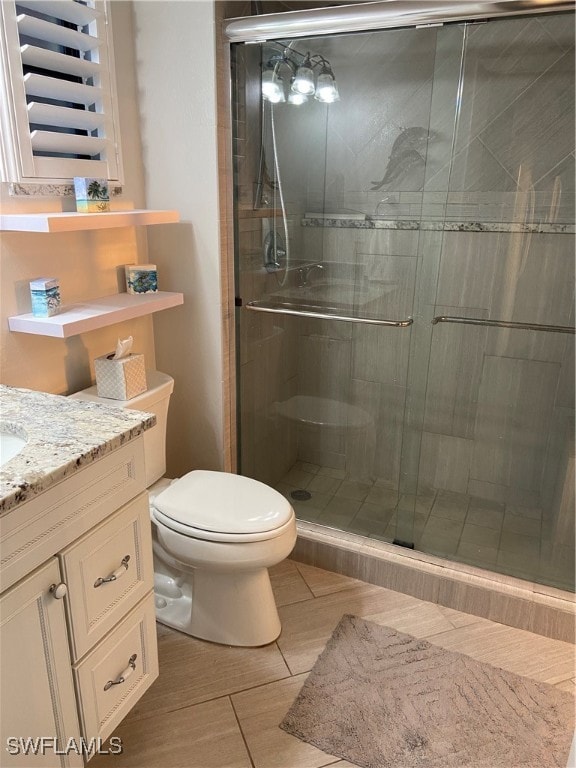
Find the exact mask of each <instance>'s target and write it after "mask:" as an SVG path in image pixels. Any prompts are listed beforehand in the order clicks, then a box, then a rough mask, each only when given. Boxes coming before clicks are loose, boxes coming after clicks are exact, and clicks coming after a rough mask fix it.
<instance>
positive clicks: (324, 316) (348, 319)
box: [245, 301, 414, 328]
mask: <svg viewBox="0 0 576 768" xmlns="http://www.w3.org/2000/svg"><path fill="white" fill-rule="evenodd" d="M245 307H246V309H249V310H250V311H252V312H271V313H272V314H276V315H292V316H294V317H314V318H317V319H319V320H341V321H342V322H345V323H364V324H366V325H386V326H391V327H393V328H407V327H408V326H409V325H412V323H413V322H414V320H413V319H412V318H411V317H408V318H406V320H380V319H378V318H375V317H356V316H350V315H331V314H329V313H328V312H315V311H312V310H309V309H302V308H301V307H294V306H292V305H282V304H268V303H267V302H265V301H249V302H248V303H247V304H245Z"/></svg>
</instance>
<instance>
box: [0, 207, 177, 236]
mask: <svg viewBox="0 0 576 768" xmlns="http://www.w3.org/2000/svg"><path fill="white" fill-rule="evenodd" d="M178 221H180V213H179V212H178V211H148V210H134V211H107V212H103V213H77V212H75V211H74V212H70V213H56V212H55V213H11V214H10V213H9V214H5V215H2V216H0V231H4V232H74V231H77V230H81V229H111V228H113V227H137V226H148V225H152V224H175V223H177V222H178Z"/></svg>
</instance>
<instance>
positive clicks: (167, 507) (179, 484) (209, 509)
mask: <svg viewBox="0 0 576 768" xmlns="http://www.w3.org/2000/svg"><path fill="white" fill-rule="evenodd" d="M153 505H154V507H153V510H152V515H153V517H154V519H155V520H156V521H157V522H159V523H162V524H163V525H165V526H166V527H168V528H170V529H171V530H173V531H176V532H177V533H181V534H183V535H184V536H188V537H190V538H195V539H203V540H206V541H215V542H216V541H222V542H238V543H241V542H246V543H247V542H250V541H264V540H266V539H273V538H276V537H277V536H280V535H282V534H283V533H284V532H285V531H286V530H288V529H289V528H290V527H291V526H293V524H294V523H293V521H294V510H293V509H292V507H291V505H290V503H289V502H288V500H287V499H286V498H284V496H282V494H280V493H278V491H275V490H274V489H273V488H270V487H269V486H267V485H264V483H260V482H259V481H258V480H253V479H251V478H248V477H243V476H241V475H233V474H230V473H227V472H212V471H207V470H194V471H193V472H189V473H188V474H186V475H184V476H183V477H181V478H179V479H178V480H176V481H175V482H173V483H172V484H171V485H170V486H169V487H168V488H166V489H165V490H164V491H162V492H161V493H160V494H158V496H156V497H155V499H154V501H153Z"/></svg>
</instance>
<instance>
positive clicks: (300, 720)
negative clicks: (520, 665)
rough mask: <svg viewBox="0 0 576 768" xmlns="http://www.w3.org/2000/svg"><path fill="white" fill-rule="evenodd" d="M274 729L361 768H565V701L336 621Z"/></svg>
mask: <svg viewBox="0 0 576 768" xmlns="http://www.w3.org/2000/svg"><path fill="white" fill-rule="evenodd" d="M280 727H281V728H283V729H284V730H285V731H287V732H288V733H291V734H292V735H294V736H297V737H298V738H299V739H302V740H303V741H306V742H308V743H310V744H313V745H314V746H316V747H319V748H320V749H322V750H324V751H325V752H328V753H330V754H331V755H335V756H336V757H341V758H344V759H345V760H349V761H350V762H351V763H355V764H356V765H359V766H363V767H364V768H416V766H418V768H519V767H520V766H522V767H523V768H528V767H529V768H549V767H552V766H554V768H556V766H561V768H565V766H566V761H567V760H568V754H569V751H570V743H571V740H572V733H573V729H574V697H573V696H571V694H569V693H567V692H565V691H560V690H557V689H556V688H554V687H553V686H551V685H547V684H546V683H537V682H535V681H533V680H529V679H527V678H524V677H520V676H519V675H515V674H513V673H512V672H507V671H505V670H503V669H497V668H496V667H492V666H490V665H488V664H484V663H482V662H479V661H474V660H473V659H471V658H469V657H468V656H464V655H463V654H460V653H454V652H452V651H446V650H444V649H443V648H440V647H439V646H436V645H432V644H431V643H429V642H427V641H426V640H418V639H417V638H415V637H412V635H405V634H402V633H400V632H396V630H394V629H390V627H383V626H380V625H378V624H374V623H373V622H370V621H365V620H364V619H360V618H358V617H356V616H343V618H342V620H341V621H340V623H339V624H338V626H337V627H336V629H335V630H334V633H333V634H332V637H331V638H330V640H329V641H328V644H327V645H326V648H325V649H324V651H323V653H322V655H321V656H320V657H319V659H318V661H317V662H316V664H315V665H314V667H313V669H312V671H311V672H310V675H309V676H308V678H307V680H306V682H305V683H304V686H303V688H302V690H301V691H300V694H299V695H298V697H297V698H296V701H295V702H294V704H293V705H292V707H291V708H290V710H289V712H288V714H287V715H286V717H285V718H284V720H283V722H282V723H281V724H280Z"/></svg>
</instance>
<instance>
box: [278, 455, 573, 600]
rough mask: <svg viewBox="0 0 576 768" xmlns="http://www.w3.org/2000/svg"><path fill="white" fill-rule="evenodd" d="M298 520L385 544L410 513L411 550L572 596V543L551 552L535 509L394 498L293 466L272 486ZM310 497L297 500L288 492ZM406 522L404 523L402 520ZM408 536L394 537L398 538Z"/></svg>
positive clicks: (427, 495) (436, 494) (458, 498)
mask: <svg viewBox="0 0 576 768" xmlns="http://www.w3.org/2000/svg"><path fill="white" fill-rule="evenodd" d="M276 488H277V490H279V491H280V492H281V493H283V494H284V495H285V496H286V497H287V498H288V499H289V500H290V502H291V504H292V505H293V506H294V509H295V510H296V514H297V516H298V518H300V519H301V520H308V521H309V522H314V523H320V524H321V525H327V526H330V527H332V528H338V529H340V530H344V531H349V532H350V533H357V534H360V535H361V536H368V537H370V538H377V539H383V540H384V541H388V542H391V541H392V540H393V539H395V538H396V537H397V523H398V520H399V518H400V519H402V512H403V511H405V512H407V513H409V514H410V515H411V514H412V510H414V534H413V539H414V543H415V545H416V548H417V549H422V550H423V551H424V552H428V553H430V554H433V555H439V556H440V557H449V558H450V559H452V560H456V561H460V562H464V563H467V564H469V565H475V566H479V567H481V568H488V569H489V570H494V571H498V572H500V573H505V574H508V575H510V576H516V577H518V578H521V579H526V580H528V581H539V582H541V583H543V584H547V585H549V586H552V587H558V588H559V589H567V590H571V591H574V573H575V560H574V544H573V543H572V544H571V545H569V546H562V545H556V546H553V543H552V536H551V532H550V530H549V527H550V524H549V523H548V522H547V521H546V520H543V519H542V510H541V509H540V508H538V507H531V506H521V505H519V504H515V505H514V504H500V503H498V502H494V501H488V500H485V499H479V498H476V497H473V496H468V495H466V494H463V493H452V492H450V491H436V490H429V491H426V492H424V493H421V494H419V495H418V496H416V497H414V496H411V495H399V494H398V493H397V492H396V491H395V490H393V489H391V488H389V487H386V486H384V485H380V484H378V483H375V484H372V483H366V482H358V481H355V480H351V479H350V478H349V477H348V476H347V475H346V472H345V471H344V470H340V469H330V468H327V467H320V466H318V465H317V464H309V463H307V462H301V461H300V462H297V463H296V464H295V465H294V466H293V467H292V468H291V470H290V471H289V472H288V473H287V474H286V475H285V476H284V477H283V478H282V481H281V482H280V483H279V484H278V485H277V486H276ZM296 489H303V490H306V491H308V492H309V493H311V498H310V499H309V500H307V501H296V500H294V499H293V498H292V497H291V495H290V494H291V493H292V492H293V491H294V490H296ZM405 517H406V516H404V519H405ZM405 535H406V534H403V533H400V532H399V533H398V538H401V539H404V538H405Z"/></svg>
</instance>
